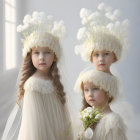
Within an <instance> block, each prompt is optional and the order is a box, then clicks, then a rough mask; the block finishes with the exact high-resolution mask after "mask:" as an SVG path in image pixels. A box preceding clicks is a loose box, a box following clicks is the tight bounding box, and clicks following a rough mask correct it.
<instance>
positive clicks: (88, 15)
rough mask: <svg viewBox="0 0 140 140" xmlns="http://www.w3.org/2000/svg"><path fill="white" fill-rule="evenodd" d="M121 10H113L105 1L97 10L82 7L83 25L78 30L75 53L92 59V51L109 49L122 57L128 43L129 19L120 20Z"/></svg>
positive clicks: (85, 59) (117, 57) (85, 58)
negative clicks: (77, 43)
mask: <svg viewBox="0 0 140 140" xmlns="http://www.w3.org/2000/svg"><path fill="white" fill-rule="evenodd" d="M119 16H120V10H118V9H115V10H113V8H112V7H110V6H108V5H106V4H105V3H100V4H99V5H98V8H97V11H95V12H92V11H90V10H89V9H86V8H82V9H81V11H80V17H81V23H82V25H83V27H81V28H80V29H79V30H78V33H77V39H78V40H79V41H80V42H81V44H79V45H76V47H75V53H76V54H80V55H81V57H82V59H83V60H84V61H90V60H91V54H92V51H102V50H107V51H110V52H113V53H114V54H115V56H116V59H117V60H119V59H120V58H121V54H122V49H123V48H124V47H126V46H127V45H128V40H127V39H128V33H127V32H128V26H129V21H128V20H127V19H125V20H123V21H119Z"/></svg>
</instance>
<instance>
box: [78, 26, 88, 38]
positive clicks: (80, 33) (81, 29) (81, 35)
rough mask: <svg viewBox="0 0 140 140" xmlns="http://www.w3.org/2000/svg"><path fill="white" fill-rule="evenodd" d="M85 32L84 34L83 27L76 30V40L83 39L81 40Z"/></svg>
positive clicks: (84, 29)
mask: <svg viewBox="0 0 140 140" xmlns="http://www.w3.org/2000/svg"><path fill="white" fill-rule="evenodd" d="M85 32H86V28H85V27H83V28H80V29H79V30H78V33H77V39H78V40H81V39H83V38H84V37H85Z"/></svg>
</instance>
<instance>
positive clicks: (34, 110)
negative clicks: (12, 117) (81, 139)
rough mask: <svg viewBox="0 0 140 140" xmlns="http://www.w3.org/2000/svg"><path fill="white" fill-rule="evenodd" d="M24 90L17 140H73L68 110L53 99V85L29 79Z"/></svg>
mask: <svg viewBox="0 0 140 140" xmlns="http://www.w3.org/2000/svg"><path fill="white" fill-rule="evenodd" d="M24 90H25V93H24V100H23V112H22V121H21V127H20V131H19V135H18V140H72V139H73V137H72V131H71V122H70V119H69V115H68V112H67V109H66V107H64V105H62V104H61V102H60V100H59V99H58V97H57V96H56V94H55V90H54V87H53V84H52V82H51V81H50V80H43V79H39V78H37V77H34V76H32V77H30V78H29V79H28V80H27V81H26V82H25V84H24Z"/></svg>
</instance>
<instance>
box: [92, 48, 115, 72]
mask: <svg viewBox="0 0 140 140" xmlns="http://www.w3.org/2000/svg"><path fill="white" fill-rule="evenodd" d="M115 60H116V59H115V55H114V53H113V52H109V51H106V50H103V51H96V52H93V53H92V56H91V61H92V63H93V64H94V66H95V68H96V69H97V70H99V71H104V72H108V73H110V66H111V64H112V63H113V62H115Z"/></svg>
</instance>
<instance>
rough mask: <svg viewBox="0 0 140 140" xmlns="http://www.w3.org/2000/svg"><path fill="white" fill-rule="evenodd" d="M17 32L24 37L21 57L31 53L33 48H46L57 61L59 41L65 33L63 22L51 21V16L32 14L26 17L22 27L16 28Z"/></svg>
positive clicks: (59, 49)
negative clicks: (53, 54)
mask: <svg viewBox="0 0 140 140" xmlns="http://www.w3.org/2000/svg"><path fill="white" fill-rule="evenodd" d="M17 32H21V33H22V34H23V36H24V38H23V39H21V40H22V42H23V57H24V58H25V57H26V56H27V54H28V53H29V52H30V51H31V49H32V48H33V47H38V46H40V47H48V48H49V49H50V50H52V51H53V52H54V53H55V55H56V57H57V58H58V59H59V58H60V56H61V48H60V39H61V37H62V36H63V34H64V33H65V26H64V22H63V21H62V20H61V21H59V22H56V21H53V17H52V16H46V15H45V13H44V12H37V11H35V12H33V13H32V15H26V16H25V17H24V20H23V25H19V26H18V27H17Z"/></svg>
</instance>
